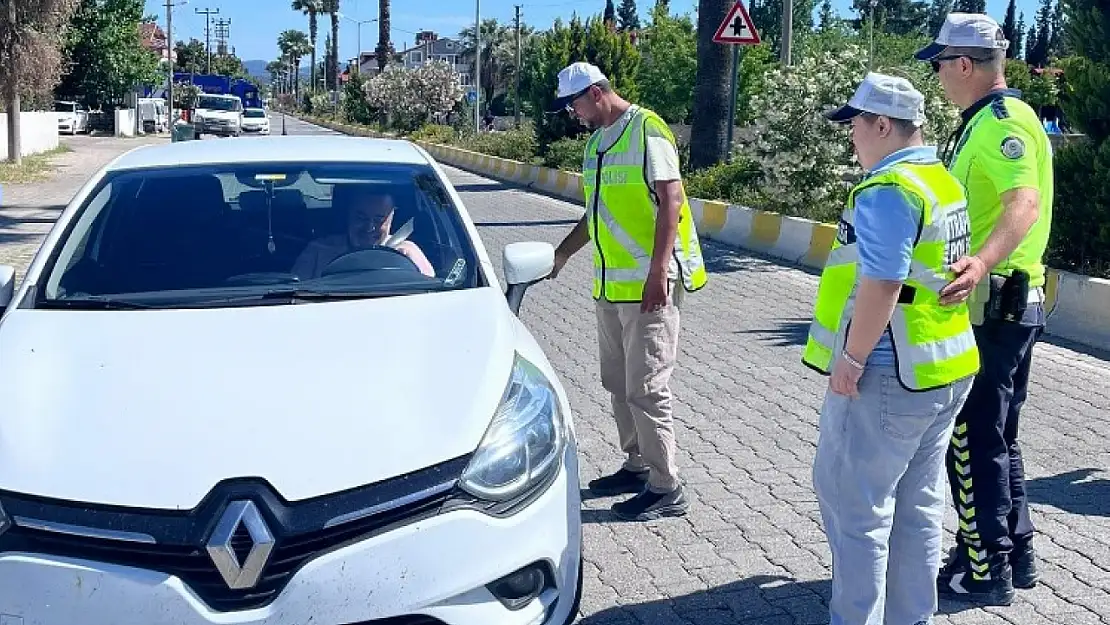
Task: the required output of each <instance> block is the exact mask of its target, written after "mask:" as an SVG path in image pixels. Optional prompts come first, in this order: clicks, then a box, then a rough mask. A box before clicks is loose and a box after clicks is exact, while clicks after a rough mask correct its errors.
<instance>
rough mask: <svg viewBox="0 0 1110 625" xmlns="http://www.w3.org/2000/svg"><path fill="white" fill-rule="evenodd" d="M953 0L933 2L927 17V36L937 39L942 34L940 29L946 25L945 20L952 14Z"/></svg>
mask: <svg viewBox="0 0 1110 625" xmlns="http://www.w3.org/2000/svg"><path fill="white" fill-rule="evenodd" d="M952 8H953V5H952V0H933V2H932V4H930V5H929V11H928V14H927V15H926V19H927V20H928V21H927V25H926V28H925V34H926V35H929V36H931V37H936V36H937V33H939V32H940V27H941V26H943V25H944V18H946V17H947V16H948V14H949V13H951V12H952Z"/></svg>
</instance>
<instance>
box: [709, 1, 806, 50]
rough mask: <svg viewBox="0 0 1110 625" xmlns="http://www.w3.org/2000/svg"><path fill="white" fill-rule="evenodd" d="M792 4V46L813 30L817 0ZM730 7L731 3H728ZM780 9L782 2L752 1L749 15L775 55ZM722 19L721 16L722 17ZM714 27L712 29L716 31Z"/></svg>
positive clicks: (779, 39)
mask: <svg viewBox="0 0 1110 625" xmlns="http://www.w3.org/2000/svg"><path fill="white" fill-rule="evenodd" d="M792 2H793V3H794V46H795V47H797V46H799V45H801V44H802V42H803V41H804V39H805V37H806V35H807V34H808V33H809V32H810V31H811V30H813V12H814V9H816V8H817V0H792ZM729 6H730V7H731V3H729ZM782 7H783V0H752V3H751V9H750V11H749V14H750V15H751V18H752V23H753V24H754V25H755V30H756V32H758V33H759V38H760V39H761V40H763V41H766V42H767V43H769V44H770V45H771V49H772V50H774V53H775V55H776V56H777V55H779V54H781V50H782ZM722 19H723V16H722ZM716 28H717V27H716V26H714V27H713V29H714V30H716Z"/></svg>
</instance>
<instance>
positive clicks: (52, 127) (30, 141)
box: [0, 111, 58, 160]
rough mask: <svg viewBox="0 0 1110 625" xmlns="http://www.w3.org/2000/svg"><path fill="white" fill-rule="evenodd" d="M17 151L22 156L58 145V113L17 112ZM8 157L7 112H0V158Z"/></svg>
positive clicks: (46, 150)
mask: <svg viewBox="0 0 1110 625" xmlns="http://www.w3.org/2000/svg"><path fill="white" fill-rule="evenodd" d="M19 141H20V145H19V151H20V152H21V155H22V156H31V155H32V154H40V153H42V152H49V151H50V150H53V149H54V148H56V147H58V114H57V113H54V112H39V111H34V112H23V113H20V114H19ZM7 158H8V114H7V113H0V160H5V159H7Z"/></svg>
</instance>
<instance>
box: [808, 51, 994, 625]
mask: <svg viewBox="0 0 1110 625" xmlns="http://www.w3.org/2000/svg"><path fill="white" fill-rule="evenodd" d="M924 107H925V98H924V96H922V95H921V93H920V92H918V91H917V90H916V89H914V88H913V86H912V85H911V84H910V83H909V81H907V80H905V79H904V78H897V77H893V76H886V75H883V74H877V73H870V74H868V75H867V77H866V78H865V79H864V81H863V82H862V84H860V86H859V88H858V89H857V90H856V93H855V95H853V96H852V99H851V100H850V101H849V102H848V105H847V106H844V107H842V108H840V109H838V110H836V111H833V112H832V113H830V114H828V117H829V119H831V120H833V121H837V122H841V123H850V124H851V135H852V143H853V144H854V146H855V149H856V155H857V156H858V158H859V162H860V165H861V166H862V167H863V168H864V169H865V170H866V171H867V176H866V177H865V178H864V179H863V181H862V182H860V183H859V184H858V185H857V186H856V187H855V188H854V189H853V190H852V192H851V194H850V195H849V198H848V205H847V207H846V208H845V210H844V212H843V214H842V216H841V218H840V225H839V226H840V227H839V228H838V234H837V238H836V241H835V242H834V243H833V248H832V250H831V252H830V253H829V258H828V261H827V262H826V263H825V268H824V271H823V273H822V274H821V281H820V283H819V286H818V289H817V302H816V304H815V307H814V320H813V323H812V324H811V327H810V334H809V338H808V340H807V342H806V348H805V354H804V356H803V361H804V362H805V363H806V364H807V365H808V366H810V367H811V368H813V369H816V370H817V371H819V372H821V373H823V374H826V375H830V380H829V388H828V390H827V391H826V394H825V401H824V405H823V406H822V409H821V421H820V437H819V440H818V443H817V455H816V458H815V459H814V463H813V480H814V487H815V490H816V491H817V499H818V502H819V505H820V509H821V517H822V519H823V521H824V525H825V532H826V534H827V535H828V541H829V547H830V548H831V550H832V555H833V558H832V561H833V587H832V598H831V600H830V601H829V610H830V616H831V620H832V623H833V625H880V624H882V623H890V624H891V625H894V624H898V625H911V624H921V623H927V622H929V620H930V618H931V617H932V615H933V612H934V611H935V610H936V605H937V593H936V592H935V590H934V580H935V577H936V572H937V568H938V567H939V566H940V560H941V547H942V545H941V535H942V532H943V523H942V522H943V519H944V457H945V452H946V450H947V448H948V441H949V439H950V437H951V435H952V428H953V423H954V422H955V418H956V414H957V413H958V412H959V410H960V406H962V405H963V403H964V401H965V399H966V397H967V394H968V392H969V391H970V389H971V382H972V378H973V376H974V375H975V372H976V371H977V370H978V368H979V354H978V351H977V350H976V347H975V338H974V334H973V332H972V327H971V320H970V317H969V313H968V310H967V305H966V304H960V305H956V306H943V305H941V303H940V301H939V300H940V290H941V289H942V288H944V286H945V285H947V284H948V282H949V280H950V279H951V277H952V276H951V274H950V273H949V272H948V266H949V265H950V264H952V263H953V262H955V261H956V259H958V258H960V257H961V256H962V255H963V254H965V253H966V252H967V249H968V247H969V245H970V241H969V234H970V233H969V227H968V216H967V203H966V201H965V198H964V191H963V188H962V187H961V186H960V183H959V182H958V181H957V180H956V179H955V178H954V177H953V176H952V175H951V174H950V173H949V172H948V171H947V170H946V169H945V167H944V165H943V164H942V163H941V162H940V161H939V160H938V159H937V155H936V149H935V148H933V147H929V146H926V145H924V143H923V140H922V134H921V125H922V124H923V123H924V121H925V111H924Z"/></svg>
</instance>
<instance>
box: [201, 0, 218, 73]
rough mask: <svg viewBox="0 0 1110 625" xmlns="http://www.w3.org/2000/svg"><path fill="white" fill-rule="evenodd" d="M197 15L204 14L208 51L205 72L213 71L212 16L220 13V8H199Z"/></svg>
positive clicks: (205, 38) (205, 44)
mask: <svg viewBox="0 0 1110 625" xmlns="http://www.w3.org/2000/svg"><path fill="white" fill-rule="evenodd" d="M196 12H197V15H203V16H204V47H205V49H206V51H207V52H208V67H206V68H205V70H204V73H206V74H211V73H212V24H211V22H212V16H213V15H219V14H220V10H219V9H216V10H212V9H197V10H196Z"/></svg>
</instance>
